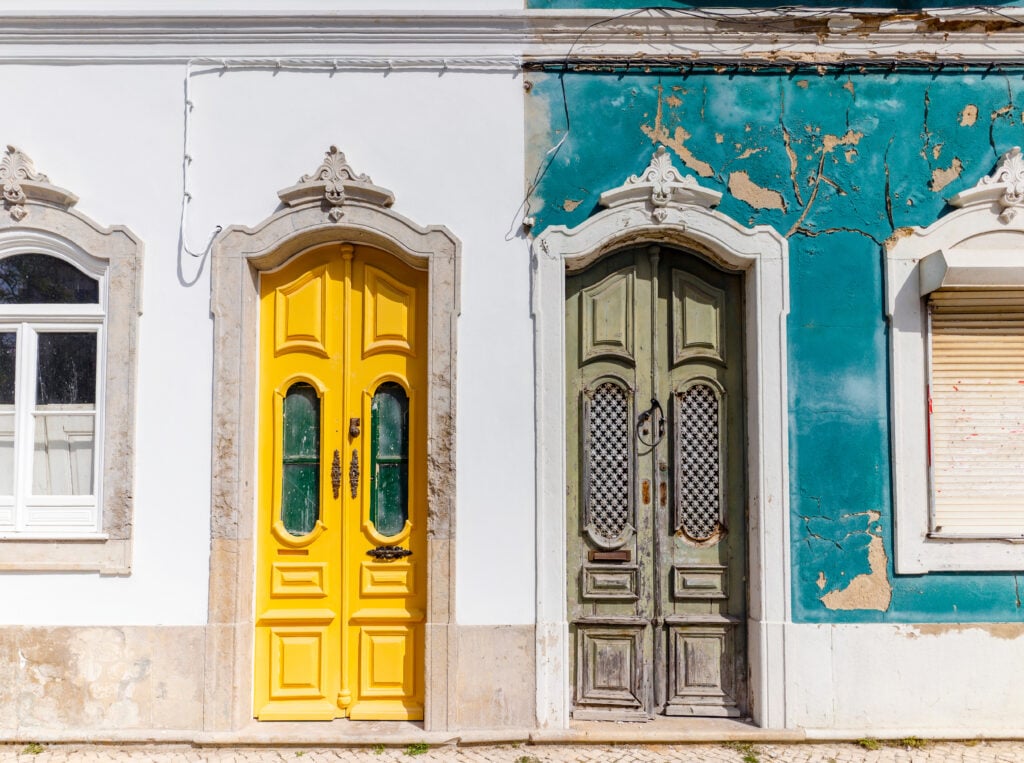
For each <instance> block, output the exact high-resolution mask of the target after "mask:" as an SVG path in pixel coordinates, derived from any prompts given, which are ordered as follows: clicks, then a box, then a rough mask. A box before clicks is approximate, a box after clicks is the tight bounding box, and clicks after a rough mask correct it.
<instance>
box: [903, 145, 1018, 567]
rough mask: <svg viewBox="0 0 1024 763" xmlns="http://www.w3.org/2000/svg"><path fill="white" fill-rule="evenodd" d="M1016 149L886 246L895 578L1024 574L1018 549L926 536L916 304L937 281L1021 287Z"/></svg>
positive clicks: (920, 322)
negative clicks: (939, 212)
mask: <svg viewBox="0 0 1024 763" xmlns="http://www.w3.org/2000/svg"><path fill="white" fill-rule="evenodd" d="M1014 151H1016V153H1014ZM1014 151H1011V152H1008V153H1007V154H1005V155H1004V156H1003V158H1002V159H1001V160H1000V163H999V165H998V166H997V168H996V170H995V172H994V173H993V174H992V175H991V176H989V177H984V178H982V179H981V181H980V182H979V183H978V184H977V186H975V188H973V189H970V190H968V191H964V192H962V193H960V194H958V195H957V196H956V197H954V198H953V199H950V203H951V204H953V205H954V206H959V207H960V209H958V210H956V211H955V212H952V213H950V214H949V215H947V216H946V217H943V218H942V219H940V220H938V221H937V222H935V223H933V224H932V225H930V226H928V227H927V228H911V229H904V230H901V231H897V233H896V234H895V235H894V236H893V237H892V238H890V239H889V240H888V241H887V242H886V244H885V289H886V314H887V316H888V318H889V379H890V388H891V390H892V392H891V394H892V406H891V414H890V429H891V431H892V435H891V436H892V475H893V476H892V480H893V517H894V525H895V546H896V548H895V551H896V560H895V569H896V572H897V573H898V574H901V575H915V574H922V573H926V572H963V571H970V570H982V571H997V570H1003V571H1010V570H1021V569H1024V544H1021V543H1020V542H1011V541H1009V540H1006V539H998V538H948V537H947V538H939V537H934V536H931V535H930V534H929V533H930V530H931V528H930V514H929V491H930V484H929V477H928V440H927V431H928V398H927V387H928V376H927V374H928V371H927V352H928V343H929V338H928V329H927V320H926V317H927V313H926V310H925V302H924V299H923V297H922V294H923V293H924V292H927V291H929V290H931V289H932V288H933V287H935V286H936V282H938V283H939V284H940V285H941V284H942V282H943V280H944V279H946V280H950V281H951V282H952V283H953V285H954V286H956V285H964V284H965V283H966V284H968V285H988V286H999V285H1003V286H1006V285H1009V286H1013V287H1017V288H1024V280H1022V279H1021V278H1020V273H1021V272H1022V271H1021V269H1022V266H1024V255H1022V254H1021V251H1022V250H1024V215H1022V214H1019V211H1020V209H1021V208H1022V207H1024V204H1022V203H1021V201H1020V197H1019V194H1018V193H1017V192H1018V191H1019V190H1020V189H1021V188H1022V187H1024V185H1022V184H1024V162H1020V160H1019V159H1017V158H1015V157H1019V154H1020V151H1019V149H1014ZM1011 160H1012V161H1011ZM1015 168H1016V174H1014V170H1015ZM1001 173H1002V174H1001ZM1004 193H1005V194H1006V195H1003V194H1004ZM993 252H994V253H997V254H999V253H1007V252H1010V255H1009V256H993V255H992V253H993ZM926 261H927V263H928V264H927V265H925V262H926ZM935 263H937V265H936V264H935ZM972 263H973V265H972ZM939 266H941V267H939ZM933 267H935V268H937V272H931V271H932V269H933ZM922 268H925V269H926V271H927V272H924V275H923V276H922Z"/></svg>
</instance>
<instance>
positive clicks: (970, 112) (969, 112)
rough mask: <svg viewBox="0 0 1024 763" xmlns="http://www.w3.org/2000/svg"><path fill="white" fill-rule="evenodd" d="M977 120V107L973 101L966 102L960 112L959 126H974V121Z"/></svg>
mask: <svg viewBox="0 0 1024 763" xmlns="http://www.w3.org/2000/svg"><path fill="white" fill-rule="evenodd" d="M977 121H978V107H977V106H975V105H974V104H973V103H968V104H967V105H966V106H964V110H963V111H961V112H960V126H961V127H974V123H975V122H977Z"/></svg>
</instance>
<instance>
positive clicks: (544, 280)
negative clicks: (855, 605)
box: [532, 182, 790, 729]
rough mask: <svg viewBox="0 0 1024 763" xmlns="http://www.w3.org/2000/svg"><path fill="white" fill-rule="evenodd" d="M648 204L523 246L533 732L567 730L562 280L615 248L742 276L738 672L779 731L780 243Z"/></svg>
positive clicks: (784, 449)
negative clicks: (744, 630)
mask: <svg viewBox="0 0 1024 763" xmlns="http://www.w3.org/2000/svg"><path fill="white" fill-rule="evenodd" d="M647 187H648V189H650V190H651V191H652V193H651V195H650V196H649V197H648V198H643V197H642V196H641V195H639V194H638V195H636V196H635V198H633V200H631V201H629V202H627V203H624V204H622V205H620V206H616V207H615V208H613V209H607V210H605V211H603V212H600V213H598V214H596V215H594V216H593V217H591V218H590V219H589V220H587V221H585V222H583V223H581V224H580V225H579V226H577V227H576V228H572V229H568V228H566V227H564V226H553V227H551V228H548V229H547V230H545V231H544V232H543V233H541V234H540V235H539V236H538V237H537V238H536V240H535V241H534V242H533V259H532V274H533V279H532V280H533V283H532V288H533V304H532V308H533V318H534V353H535V354H534V361H535V363H536V382H535V384H536V387H535V390H536V431H537V464H536V466H537V724H538V726H539V727H540V728H544V729H551V728H567V727H568V725H569V702H570V696H571V677H570V675H569V648H570V646H569V637H568V616H567V607H566V569H565V567H566V537H565V532H566V524H565V522H566V516H565V514H566V503H565V484H566V456H565V402H564V401H565V361H564V357H565V352H564V345H565V326H564V321H565V317H564V316H565V274H566V272H574V271H578V270H581V269H583V268H585V267H586V266H588V265H590V264H591V263H593V262H595V261H597V260H598V259H600V258H601V257H603V256H605V255H606V254H609V253H611V252H613V251H615V250H618V249H621V248H622V247H625V246H633V245H637V244H641V243H662V244H667V245H671V246H678V247H681V248H684V249H688V250H691V251H696V252H698V253H700V254H702V255H703V256H705V257H706V258H707V259H708V260H710V261H712V262H714V263H716V264H718V265H720V266H721V267H723V268H726V269H728V270H732V271H740V272H743V273H744V275H745V278H744V285H745V290H746V294H745V296H746V299H745V303H746V358H747V363H746V368H747V375H746V377H747V378H746V386H747V426H748V431H747V439H748V453H747V459H748V467H747V468H748V483H749V487H748V490H749V497H748V500H749V529H748V532H749V549H750V551H749V554H750V556H749V565H750V603H749V606H750V612H749V624H748V634H749V644H750V646H749V652H748V653H749V665H750V674H751V682H750V683H751V685H750V699H751V709H752V715H753V717H754V720H755V722H757V723H758V724H759V725H761V726H763V727H766V728H782V727H785V726H786V725H787V724H788V717H787V714H786V701H785V697H786V688H785V687H786V677H785V659H784V649H783V629H782V624H783V623H785V622H787V621H788V620H789V617H790V605H789V524H788V522H789V514H788V510H787V507H788V505H789V465H788V464H789V460H788V420H789V419H788V396H787V392H786V373H787V361H786V316H787V314H788V312H789V283H788V279H789V264H788V256H789V255H788V245H787V242H786V240H785V239H784V238H783V237H782V236H781V235H779V234H778V233H777V232H776V231H774V230H772V229H771V228H769V227H767V226H757V227H755V228H744V227H743V226H741V225H739V224H738V223H736V222H735V221H734V220H732V219H730V218H728V217H726V216H725V215H723V214H721V213H719V212H716V211H713V210H711V209H707V208H705V207H704V206H702V205H700V204H687V203H680V202H677V201H671V200H665V197H664V196H661V197H659V196H658V189H659V186H658V184H657V182H654V183H653V184H652V185H649V186H647Z"/></svg>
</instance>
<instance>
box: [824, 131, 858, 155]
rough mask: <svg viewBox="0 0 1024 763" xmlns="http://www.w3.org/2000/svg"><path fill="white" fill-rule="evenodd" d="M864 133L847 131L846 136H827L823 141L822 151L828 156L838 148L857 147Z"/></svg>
mask: <svg viewBox="0 0 1024 763" xmlns="http://www.w3.org/2000/svg"><path fill="white" fill-rule="evenodd" d="M863 137H864V133H862V132H855V131H853V130H847V131H846V134H845V135H842V136H840V135H826V136H824V137H823V138H822V139H821V145H822V151H824V152H825V153H826V154H829V153H832V151H834V150H835V148H836V146H856V145H857V144H858V143H860V139H861V138H863Z"/></svg>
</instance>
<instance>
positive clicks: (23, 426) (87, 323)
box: [0, 242, 108, 540]
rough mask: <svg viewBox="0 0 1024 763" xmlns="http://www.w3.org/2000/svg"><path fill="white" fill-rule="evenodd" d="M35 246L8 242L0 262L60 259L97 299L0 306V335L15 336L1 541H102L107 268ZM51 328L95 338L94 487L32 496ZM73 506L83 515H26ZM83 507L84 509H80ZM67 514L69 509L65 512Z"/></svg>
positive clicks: (75, 255) (82, 255) (80, 255)
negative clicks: (9, 474)
mask: <svg viewBox="0 0 1024 763" xmlns="http://www.w3.org/2000/svg"><path fill="white" fill-rule="evenodd" d="M39 248H40V247H38V246H31V245H30V244H29V243H28V242H22V243H21V244H17V245H12V246H8V247H6V248H4V249H3V250H2V251H0V262H2V261H3V260H5V259H7V258H9V257H14V256H17V255H22V254H37V255H42V256H46V257H53V258H54V259H57V260H60V261H61V262H65V263H67V264H68V265H70V266H71V267H73V268H75V269H76V270H78V271H80V272H82V273H84V274H85V275H87V276H88V277H89V278H92V279H93V280H95V281H96V282H97V289H98V300H97V302H96V303H93V304H43V303H35V304H12V305H3V304H0V333H9V332H14V333H16V334H17V348H18V349H17V363H16V368H15V402H14V414H15V430H14V475H13V484H14V489H13V491H12V492H13V496H11V499H10V501H9V502H8V500H7V497H6V496H2V497H0V540H4V539H10V538H17V539H28V538H34V539H40V540H43V539H59V538H79V539H84V538H91V539H95V540H106V539H107V537H108V536H107V534H106V533H104V532H103V531H102V521H101V516H100V510H99V509H100V506H102V505H103V503H102V500H103V498H102V493H103V481H102V479H100V475H102V474H103V471H102V469H103V429H104V426H103V408H104V405H103V399H104V387H105V385H104V379H105V378H106V374H105V370H106V368H105V366H106V363H105V352H104V350H105V348H106V341H105V335H106V292H107V290H106V267H105V266H104V264H103V263H102V262H100V261H99V260H97V259H95V258H93V257H89V256H88V255H86V254H85V253H84V252H76V251H74V250H73V249H71V248H70V247H69V248H68V250H67V251H65V252H62V253H61V254H57V253H55V252H52V251H50V252H43V251H39ZM53 332H74V333H87V334H93V335H95V337H96V343H97V347H96V399H95V404H94V407H93V411H92V413H91V414H90V415H91V416H92V418H93V459H92V481H93V489H92V491H91V492H90V494H89V495H33V494H32V490H31V485H32V481H33V475H32V469H33V465H34V461H35V459H34V443H35V434H34V433H35V426H34V415H35V413H34V412H35V402H36V401H35V389H36V377H37V371H38V369H37V367H36V364H37V361H38V353H37V347H38V338H39V334H44V333H53ZM62 508H63V509H68V510H71V511H73V510H76V509H77V510H78V511H77V513H78V514H80V515H81V514H83V513H85V514H86V516H85V517H84V518H82V519H79V520H78V521H67V522H60V521H52V520H51V521H47V522H39V523H34V522H32V521H31V520H30V519H29V517H30V515H31V514H32V513H34V512H33V510H40V509H42V510H44V512H45V510H50V512H49V513H57V512H59V510H60V509H62ZM5 509H9V511H10V521H8V522H4V521H3V515H4V514H5V513H7V512H6V511H5ZM83 510H84V511H83ZM69 513H71V512H70V511H69Z"/></svg>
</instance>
